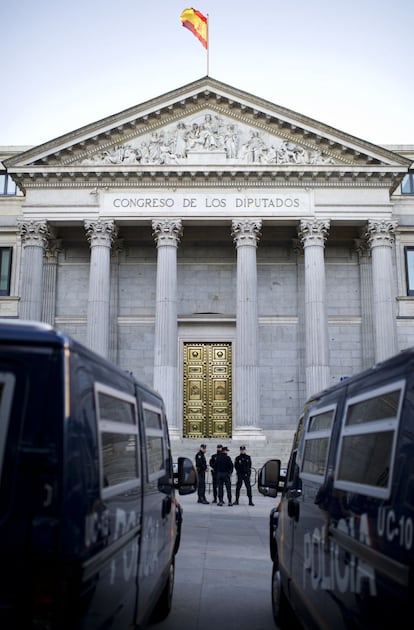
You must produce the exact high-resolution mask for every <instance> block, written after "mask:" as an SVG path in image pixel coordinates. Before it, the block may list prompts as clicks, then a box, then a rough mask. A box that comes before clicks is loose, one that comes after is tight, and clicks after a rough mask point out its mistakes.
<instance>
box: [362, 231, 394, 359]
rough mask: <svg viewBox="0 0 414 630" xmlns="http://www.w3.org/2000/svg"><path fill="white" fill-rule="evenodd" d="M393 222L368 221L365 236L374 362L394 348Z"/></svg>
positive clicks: (386, 355)
mask: <svg viewBox="0 0 414 630" xmlns="http://www.w3.org/2000/svg"><path fill="white" fill-rule="evenodd" d="M397 225H398V223H397V221H376V220H369V221H368V225H367V230H366V238H367V241H368V243H369V246H370V248H371V256H372V317H373V324H374V326H373V328H374V349H375V362H378V361H383V360H384V359H387V358H388V357H390V356H392V355H393V354H396V353H397V351H398V344H397V330H396V321H395V317H396V295H395V293H396V291H395V280H394V276H393V268H392V251H393V246H394V238H395V237H394V234H395V229H396V227H397Z"/></svg>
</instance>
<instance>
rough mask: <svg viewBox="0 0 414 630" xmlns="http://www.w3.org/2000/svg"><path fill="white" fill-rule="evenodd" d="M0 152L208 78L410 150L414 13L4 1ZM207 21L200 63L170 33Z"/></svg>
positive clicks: (266, 5) (327, 5)
mask: <svg viewBox="0 0 414 630" xmlns="http://www.w3.org/2000/svg"><path fill="white" fill-rule="evenodd" d="M2 5H3V6H2V8H1V9H0V47H1V48H0V49H1V53H2V81H1V85H2V90H1V93H0V146H30V145H37V144H41V143H43V142H47V141H49V140H53V139H54V138H56V137H58V136H61V135H63V134H65V133H68V132H71V131H74V130H76V129H78V128H79V127H82V126H84V125H87V124H90V123H93V122H95V121H98V120H100V119H102V118H105V117H106V116H111V115H113V114H117V113H118V112H121V111H123V110H124V109H127V108H129V107H133V106H134V105H138V104H140V103H143V102H145V101H147V100H149V99H151V98H154V97H157V96H161V95H163V94H165V93H166V92H169V91H170V90H174V89H176V88H179V87H182V86H184V85H186V84H187V83H191V82H192V81H195V80H197V79H200V78H201V77H204V76H205V75H206V74H207V68H208V74H209V76H211V77H212V78H214V79H217V80H219V81H222V82H224V83H227V84H228V85H231V86H232V87H235V88H238V89H241V90H244V91H246V92H250V93H252V94H254V95H256V96H258V97H261V98H264V99H266V100H268V101H271V102H272V103H275V104H277V105H280V106H283V107H286V108H289V109H291V110H293V111H295V112H298V113H300V114H303V115H306V116H309V117H310V118H314V119H315V120H317V121H320V122H323V123H325V124H327V125H330V126H332V127H335V128H336V129H339V130H341V131H344V132H346V133H349V134H351V135H353V136H356V137H357V138H361V139H363V140H367V141H369V142H372V143H374V144H393V145H396V144H411V145H414V109H413V102H414V79H413V48H414V44H413V42H414V37H413V24H414V1H413V0H346V1H342V0H341V1H340V0H307V1H305V0H296V1H295V2H288V1H286V0H285V1H284V2H282V1H281V0H197V4H186V3H185V1H184V2H183V1H181V0H158V1H154V0H70V1H68V0H66V1H63V0H53V1H52V0H13V1H11V0H10V1H6V0H4V2H3V3H2ZM191 6H193V7H194V8H195V9H198V10H199V11H201V12H202V13H203V14H204V15H208V18H209V53H208V56H207V53H206V51H205V49H204V48H203V47H202V45H201V43H200V42H199V41H198V40H197V39H196V37H195V36H194V35H193V34H192V33H191V32H190V31H189V30H187V29H186V28H183V26H182V25H181V21H180V13H181V11H182V10H183V9H185V8H187V7H191ZM207 58H208V65H207Z"/></svg>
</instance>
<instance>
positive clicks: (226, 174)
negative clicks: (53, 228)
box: [13, 165, 406, 192]
mask: <svg viewBox="0 0 414 630" xmlns="http://www.w3.org/2000/svg"><path fill="white" fill-rule="evenodd" d="M405 172H406V171H405V169H404V168H403V167H389V166H388V167H384V166H369V167H367V166H364V167H355V166H354V167H351V168H349V167H346V166H342V165H341V166H336V165H327V166H310V165H301V166H299V167H298V166H293V165H286V166H278V167H277V168H274V167H272V166H262V167H259V168H252V167H251V166H238V167H237V168H234V167H232V166H221V165H220V167H214V166H209V167H203V166H198V167H192V168H190V169H187V168H185V167H171V165H169V166H164V167H163V166H158V167H156V168H154V167H152V166H150V165H149V166H140V167H129V168H126V167H123V166H106V167H100V168H99V169H97V168H96V167H91V166H76V167H75V166H72V167H65V168H59V169H56V168H55V167H52V166H49V167H42V168H39V167H29V168H24V167H20V168H15V169H13V175H14V179H15V180H16V182H17V183H18V185H19V186H20V187H21V188H22V190H26V189H33V188H42V189H45V188H85V187H86V188H90V187H92V188H95V187H96V188H105V187H112V186H117V187H122V188H123V187H130V186H138V187H142V188H153V187H157V188H159V187H162V188H170V189H171V188H179V187H185V186H191V187H194V188H198V187H207V188H208V187H216V186H220V187H228V188H235V187H236V188H237V187H243V186H248V187H254V188H264V187H268V188H272V187H287V186H288V187H289V186H290V187H292V186H294V187H308V188H320V187H329V188H331V187H338V188H349V187H352V188H354V187H357V188H358V187H367V188H372V187H379V188H388V189H389V190H390V192H393V191H394V190H395V188H396V187H397V186H398V184H399V183H400V181H401V180H402V178H403V177H404V174H405Z"/></svg>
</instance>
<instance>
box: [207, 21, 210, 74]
mask: <svg viewBox="0 0 414 630" xmlns="http://www.w3.org/2000/svg"><path fill="white" fill-rule="evenodd" d="M209 38H210V16H209V14H208V13H207V76H208V73H209V53H210V42H209Z"/></svg>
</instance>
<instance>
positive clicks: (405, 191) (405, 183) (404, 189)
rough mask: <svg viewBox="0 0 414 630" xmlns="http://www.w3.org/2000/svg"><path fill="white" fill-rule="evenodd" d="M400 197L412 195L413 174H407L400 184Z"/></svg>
mask: <svg viewBox="0 0 414 630" xmlns="http://www.w3.org/2000/svg"><path fill="white" fill-rule="evenodd" d="M401 194H402V195H414V173H408V175H406V176H405V177H404V179H403V180H402V182H401Z"/></svg>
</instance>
